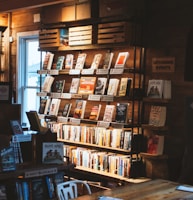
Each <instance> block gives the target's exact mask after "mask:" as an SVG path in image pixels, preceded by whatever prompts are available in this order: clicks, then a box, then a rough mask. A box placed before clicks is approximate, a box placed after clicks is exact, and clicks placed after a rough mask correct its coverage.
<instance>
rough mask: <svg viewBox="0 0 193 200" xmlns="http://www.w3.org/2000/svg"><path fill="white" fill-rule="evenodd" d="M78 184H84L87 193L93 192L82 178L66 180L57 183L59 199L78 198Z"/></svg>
mask: <svg viewBox="0 0 193 200" xmlns="http://www.w3.org/2000/svg"><path fill="white" fill-rule="evenodd" d="M78 184H82V185H83V186H84V187H85V188H86V189H87V193H88V194H91V190H90V186H89V185H88V183H86V182H85V181H82V180H72V181H66V182H63V183H60V184H58V185H57V194H58V198H59V200H69V199H74V198H77V197H78Z"/></svg>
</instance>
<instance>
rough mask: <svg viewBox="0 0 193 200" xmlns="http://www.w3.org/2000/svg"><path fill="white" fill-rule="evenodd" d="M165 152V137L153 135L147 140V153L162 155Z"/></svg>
mask: <svg viewBox="0 0 193 200" xmlns="http://www.w3.org/2000/svg"><path fill="white" fill-rule="evenodd" d="M163 150H164V136H163V135H154V134H153V135H151V136H149V137H148V140H147V153H150V154H155V155H162V154H163Z"/></svg>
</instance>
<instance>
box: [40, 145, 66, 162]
mask: <svg viewBox="0 0 193 200" xmlns="http://www.w3.org/2000/svg"><path fill="white" fill-rule="evenodd" d="M42 163H44V164H63V163H64V144H63V142H43V144H42Z"/></svg>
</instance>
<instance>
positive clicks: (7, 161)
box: [0, 146, 16, 172]
mask: <svg viewBox="0 0 193 200" xmlns="http://www.w3.org/2000/svg"><path fill="white" fill-rule="evenodd" d="M0 153H1V171H3V172H7V171H14V170H16V164H15V154H14V150H13V147H12V146H9V147H7V148H4V149H2V150H1V152H0Z"/></svg>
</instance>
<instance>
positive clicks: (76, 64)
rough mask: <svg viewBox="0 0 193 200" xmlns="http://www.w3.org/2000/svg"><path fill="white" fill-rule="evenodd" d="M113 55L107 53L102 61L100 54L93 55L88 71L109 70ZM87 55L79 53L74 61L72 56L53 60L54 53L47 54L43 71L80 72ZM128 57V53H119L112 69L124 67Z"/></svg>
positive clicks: (68, 55)
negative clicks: (73, 70) (72, 70)
mask: <svg viewBox="0 0 193 200" xmlns="http://www.w3.org/2000/svg"><path fill="white" fill-rule="evenodd" d="M113 56H114V53H113V52H109V53H106V54H105V55H104V59H102V57H103V55H102V54H100V53H99V54H95V55H94V57H93V60H92V63H91V65H90V67H89V69H97V68H99V67H100V68H103V69H109V68H110V67H111V63H112V59H113ZM86 57H87V54H86V53H80V54H79V55H78V57H77V59H76V60H75V59H74V55H73V54H67V55H66V56H64V55H62V56H58V57H57V58H55V59H54V53H51V52H47V53H46V55H45V58H44V61H43V66H42V69H43V70H51V69H57V70H62V69H78V70H81V69H83V68H84V65H85V61H86ZM128 57H129V52H119V54H118V56H117V58H116V62H115V65H114V68H123V67H124V66H125V63H126V61H127V59H128Z"/></svg>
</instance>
